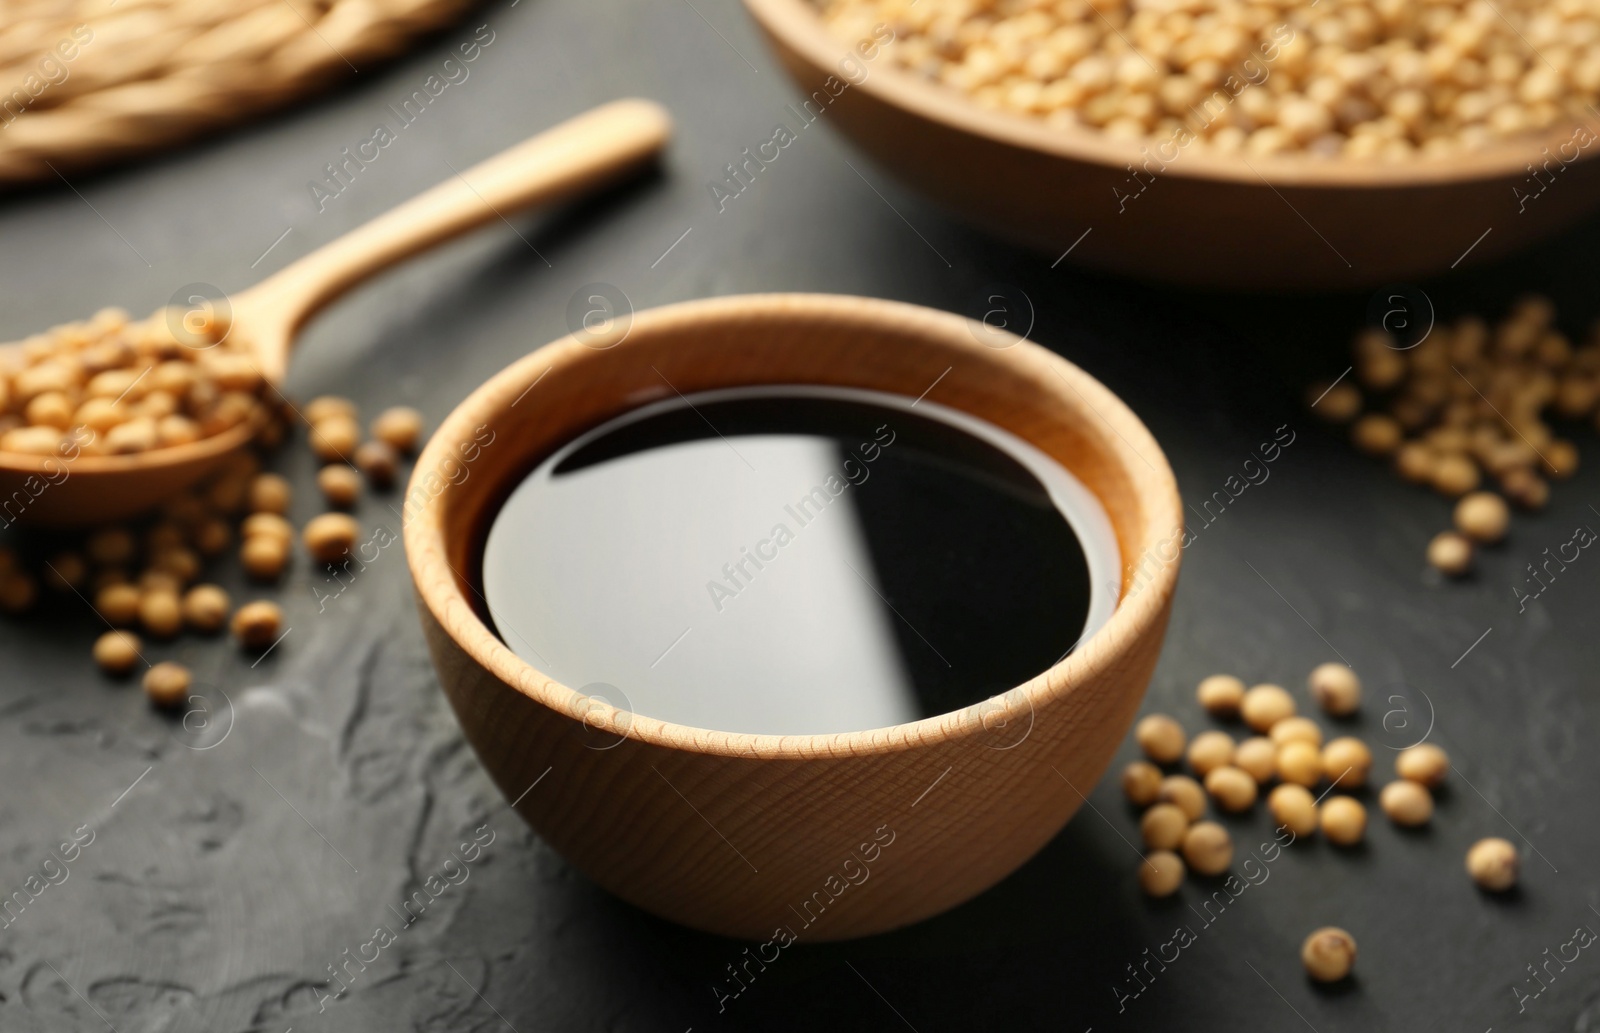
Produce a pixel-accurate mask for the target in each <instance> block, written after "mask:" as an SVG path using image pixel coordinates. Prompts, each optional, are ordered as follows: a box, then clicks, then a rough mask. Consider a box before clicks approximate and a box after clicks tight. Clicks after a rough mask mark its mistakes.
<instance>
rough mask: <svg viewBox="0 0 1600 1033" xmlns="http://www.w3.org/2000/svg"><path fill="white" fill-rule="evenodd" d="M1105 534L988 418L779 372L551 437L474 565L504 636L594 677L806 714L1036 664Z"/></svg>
mask: <svg viewBox="0 0 1600 1033" xmlns="http://www.w3.org/2000/svg"><path fill="white" fill-rule="evenodd" d="M979 433H982V434H983V435H984V436H979ZM986 438H988V439H987V440H986ZM1075 525H1076V528H1077V529H1076V530H1075ZM1080 534H1083V535H1084V537H1085V538H1087V540H1089V541H1090V543H1091V546H1090V552H1091V553H1094V554H1096V558H1095V559H1093V560H1091V555H1090V553H1086V551H1085V546H1084V544H1083V543H1082V542H1081V541H1080ZM1115 549H1116V546H1115V541H1114V539H1113V538H1111V536H1110V533H1109V525H1106V524H1105V517H1104V513H1103V512H1102V511H1101V510H1100V509H1099V505H1098V503H1097V502H1095V501H1094V500H1093V499H1092V497H1090V496H1088V494H1087V492H1086V491H1084V490H1083V488H1082V486H1081V485H1080V484H1078V482H1076V481H1075V480H1073V479H1072V477H1071V475H1070V474H1068V473H1067V472H1066V471H1065V470H1064V469H1062V468H1061V467H1060V466H1059V465H1057V464H1055V463H1053V462H1052V461H1050V460H1048V459H1046V458H1045V457H1044V456H1043V455H1042V454H1041V453H1038V452H1036V451H1033V450H1031V449H1029V448H1028V446H1026V445H1024V444H1023V443H1022V442H1020V440H1018V439H1015V438H1013V437H1011V436H1010V435H1008V434H1005V433H1004V432H1001V431H998V429H997V428H993V427H992V426H990V425H989V424H986V423H980V422H979V421H976V420H974V419H973V418H972V417H968V416H963V415H961V414H957V413H954V412H953V411H951V410H948V409H942V408H941V407H939V406H936V405H933V404H931V403H928V402H922V403H920V404H918V405H916V406H912V405H911V404H910V400H909V399H900V398H896V397H894V396H889V395H876V394H870V393H867V392H854V391H842V390H834V389H815V388H778V389H760V390H749V391H741V392H712V393H707V394H703V395H697V396H692V397H690V398H689V399H687V400H680V399H673V400H672V401H670V402H665V403H659V404H657V405H654V406H650V407H647V408H645V409H642V410H638V411H636V412H634V413H629V414H627V415H625V416H623V417H620V418H619V419H617V420H613V421H612V422H611V423H608V424H606V425H605V426H603V427H600V428H598V429H597V430H595V431H593V432H591V433H589V434H586V435H584V436H583V437H582V438H580V439H578V440H577V441H575V442H574V443H572V444H571V445H569V446H567V447H566V448H564V449H562V450H561V451H560V452H558V453H557V454H556V455H555V456H552V457H551V458H550V459H548V460H546V461H545V462H544V463H542V464H541V465H540V466H539V467H538V468H537V469H535V470H534V472H533V473H531V474H530V475H529V476H528V477H527V479H526V480H525V481H524V482H523V483H522V484H520V485H519V486H518V487H517V488H516V489H515V490H514V491H513V492H512V494H511V495H510V497H509V498H508V499H507V500H506V502H505V504H504V506H503V507H502V508H501V510H500V512H499V513H498V514H497V516H496V517H495V520H494V524H493V526H492V527H491V529H490V532H489V536H488V539H487V542H486V544H485V548H484V558H483V570H482V583H483V585H484V596H485V598H486V600H487V605H488V609H489V616H490V619H491V621H492V622H493V624H494V626H495V628H496V630H497V633H498V634H499V635H500V637H501V639H502V640H503V641H505V643H506V644H507V645H508V646H509V647H510V648H511V649H512V650H513V651H515V652H516V653H517V654H518V655H519V656H521V657H522V658H523V659H525V660H527V661H528V662H529V663H530V664H532V665H533V666H535V667H537V668H539V669H540V670H542V671H544V672H546V673H547V674H549V675H550V676H552V677H554V678H556V679H557V680H559V681H561V682H563V683H564V684H566V685H568V686H571V687H572V688H574V689H578V690H580V691H582V692H584V693H585V694H587V695H591V696H596V697H599V698H602V699H604V700H605V701H606V702H608V703H610V704H612V705H615V706H618V707H620V708H622V709H624V710H628V711H632V712H634V713H638V714H644V715H648V716H650V717H655V718H659V719H662V720H666V721H673V722H677V723H680V724H686V725H693V726H697V727H703V728H714V729H719V730H723V731H734V732H750V733H772V734H812V733H829V732H846V731H857V730H861V729H867V728H877V727H882V726H885V725H890V724H898V723H902V722H905V721H913V720H917V719H919V718H923V717H928V716H931V715H935V714H940V713H945V712H948V711H951V710H956V709H959V708H961V707H964V706H967V705H969V704H972V703H976V702H978V701H981V700H984V699H986V698H988V697H990V696H993V695H995V694H997V693H1000V692H1004V691H1006V690H1007V689H1010V688H1013V687H1014V686H1016V685H1018V684H1020V683H1022V682H1024V681H1026V680H1027V679H1029V678H1031V677H1033V676H1034V675H1036V674H1038V673H1040V672H1041V671H1043V670H1045V669H1046V668H1048V667H1050V666H1051V665H1052V664H1054V663H1055V662H1056V661H1057V660H1059V659H1060V658H1061V657H1063V656H1064V655H1066V654H1067V653H1068V652H1069V651H1070V650H1071V649H1072V648H1073V647H1074V645H1075V644H1076V643H1077V642H1078V641H1079V638H1080V636H1082V635H1084V634H1085V632H1086V625H1090V624H1092V623H1098V622H1100V621H1103V620H1104V617H1105V615H1106V614H1107V613H1109V609H1110V607H1111V606H1112V605H1113V604H1114V599H1113V598H1111V597H1112V596H1113V595H1114V589H1113V588H1109V587H1107V588H1103V589H1102V590H1101V591H1100V592H1098V593H1092V592H1091V565H1092V563H1093V564H1095V566H1094V578H1095V579H1097V580H1098V581H1099V582H1100V583H1102V584H1104V582H1105V581H1107V580H1110V579H1112V578H1114V577H1115V574H1116V571H1117V569H1118V567H1117V563H1118V561H1117V557H1116V553H1115ZM1108 552H1109V555H1108ZM1092 596H1093V597H1094V598H1092ZM1091 610H1093V611H1094V617H1093V621H1092V622H1091ZM1088 630H1092V627H1089V628H1088Z"/></svg>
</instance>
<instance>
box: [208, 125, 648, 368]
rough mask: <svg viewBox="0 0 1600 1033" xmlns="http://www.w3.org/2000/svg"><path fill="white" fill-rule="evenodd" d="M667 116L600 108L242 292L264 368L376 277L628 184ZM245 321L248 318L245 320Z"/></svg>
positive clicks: (239, 309)
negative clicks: (465, 239)
mask: <svg viewBox="0 0 1600 1033" xmlns="http://www.w3.org/2000/svg"><path fill="white" fill-rule="evenodd" d="M671 130H672V121H671V117H670V116H669V115H668V114H667V112H666V110H665V109H664V108H662V107H661V106H660V105H659V104H656V103H654V102H652V101H647V100H618V101H613V102H611V103H610V104H604V105H602V106H600V107H598V108H595V109H593V110H591V111H588V112H585V113H584V114H582V115H578V116H577V117H575V118H572V119H569V120H568V121H566V122H562V123H561V124H560V125H557V126H554V127H553V128H550V129H547V130H545V131H544V132H542V133H539V134H538V135H537V136H533V137H530V138H529V139H527V140H524V141H523V142H522V143H519V144H517V145H516V146H515V147H512V148H510V149H509V150H505V151H502V152H501V153H499V154H497V155H495V156H494V157H492V158H490V159H488V160H487V161H484V162H481V163H479V164H477V165H474V166H472V167H471V168H470V169H467V170H466V171H465V172H457V173H455V174H454V175H452V176H450V178H448V179H446V180H445V181H444V182H442V183H440V184H439V185H438V186H436V187H434V188H433V189H431V190H429V191H427V192H426V193H424V194H420V195H418V196H417V197H414V198H412V199H411V200H409V201H407V202H405V203H404V204H401V205H400V206H398V207H396V208H393V209H391V210H390V211H388V212H386V213H384V214H383V215H380V216H378V217H377V218H375V219H373V220H372V221H371V222H368V223H366V224H365V225H363V226H360V227H358V228H357V229H354V230H352V231H350V232H349V233H347V234H345V235H344V236H342V237H340V238H339V239H338V240H335V241H333V242H332V243H329V244H326V245H324V246H323V247H320V248H318V249H317V250H316V251H314V252H312V253H311V254H309V255H307V256H305V257H304V258H302V259H300V260H299V261H297V262H295V263H294V264H293V265H290V266H289V267H287V268H285V269H283V270H281V271H279V272H277V273H275V274H273V275H272V276H270V277H268V278H267V279H266V280H263V281H262V282H261V283H259V284H257V285H256V286H254V287H252V288H250V289H249V290H247V291H245V292H243V293H242V294H239V295H236V296H235V297H234V298H233V299H232V305H233V310H234V313H235V319H236V321H238V322H244V323H247V324H248V328H249V332H250V333H251V334H252V335H253V336H254V338H255V340H256V346H257V348H258V349H259V350H260V352H261V354H260V355H259V358H260V360H261V362H262V364H263V372H264V373H265V374H266V375H267V376H268V378H269V379H271V380H273V381H278V380H281V379H282V378H283V374H284V370H285V367H286V364H287V360H288V350H289V344H290V342H291V341H292V340H293V337H294V334H295V331H296V330H297V329H298V328H299V327H300V325H301V324H302V323H304V322H305V320H306V319H308V318H309V317H310V316H312V315H313V314H314V313H316V312H317V311H318V310H319V309H321V308H322V307H323V306H324V305H326V304H328V303H329V302H331V301H333V300H334V299H335V298H337V297H339V296H340V295H341V294H343V293H344V292H345V291H346V290H349V289H350V288H351V287H354V286H355V285H357V284H359V283H360V282H362V281H363V280H365V279H366V278H367V277H369V276H372V275H373V274H374V273H378V272H381V271H382V270H384V269H387V268H388V267H389V266H391V265H394V264H395V263H397V262H399V261H401V260H402V259H405V258H409V257H411V256H412V255H414V254H417V253H418V252H420V251H425V250H427V249H428V248H430V247H433V246H434V245H435V244H438V243H441V242H443V241H446V240H449V239H450V238H452V237H456V236H459V235H460V234H463V233H466V232H467V231H469V230H473V229H476V228H478V227H479V226H482V225H484V224H485V223H490V222H495V221H498V220H501V219H503V218H505V217H507V216H509V215H510V214H511V213H513V212H515V211H518V210H520V209H522V208H526V207H528V206H530V205H533V204H538V203H541V202H552V201H559V200H563V199H565V198H568V197H571V196H574V195H576V194H580V193H584V192H586V191H589V190H592V189H594V188H596V187H599V186H603V185H605V184H607V183H610V182H613V181H615V180H618V179H620V178H622V177H623V176H624V175H625V174H626V173H629V172H632V171H634V170H636V169H637V168H639V167H640V166H643V165H646V164H648V163H649V162H650V161H652V160H653V159H654V158H655V157H656V155H657V154H658V153H659V152H660V150H661V148H662V147H663V146H664V145H665V144H666V142H667V139H668V137H669V135H670V134H671ZM241 317H242V318H241Z"/></svg>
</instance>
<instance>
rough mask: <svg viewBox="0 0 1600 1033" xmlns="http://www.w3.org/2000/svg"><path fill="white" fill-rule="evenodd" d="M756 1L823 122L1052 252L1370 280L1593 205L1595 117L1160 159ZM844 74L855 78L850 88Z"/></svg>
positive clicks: (1453, 261) (909, 178)
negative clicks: (870, 51)
mask: <svg viewBox="0 0 1600 1033" xmlns="http://www.w3.org/2000/svg"><path fill="white" fill-rule="evenodd" d="M745 6H746V7H747V8H748V9H749V10H750V12H751V14H752V15H754V17H755V19H756V21H757V23H758V24H759V25H760V26H761V28H762V30H763V32H764V33H765V35H766V37H767V40H768V42H769V43H770V44H771V45H772V47H773V48H774V50H775V51H776V53H777V56H778V58H779V59H780V61H781V62H782V63H783V66H784V68H785V69H787V71H788V72H789V74H790V76H791V77H792V78H793V79H794V81H795V83H796V85H797V86H799V87H800V89H801V90H802V91H803V92H804V93H806V94H814V93H816V92H820V93H821V96H822V98H823V99H824V100H826V101H827V103H826V104H821V105H818V107H819V110H822V111H824V114H822V115H821V116H820V119H819V120H824V121H828V122H831V123H833V124H834V125H835V126H836V127H837V129H838V130H839V131H840V132H841V133H843V134H844V135H845V136H846V137H848V138H849V139H850V141H851V142H852V143H854V144H855V145H856V146H857V147H859V148H861V149H862V150H863V151H865V152H866V153H867V154H869V155H871V156H872V157H873V158H874V159H875V160H876V161H877V162H878V163H879V164H881V165H882V166H883V168H885V169H887V170H888V171H889V172H890V173H892V174H893V175H894V176H895V177H897V178H898V179H900V180H902V181H903V182H905V183H906V184H907V185H909V186H911V187H913V188H915V189H916V190H918V191H920V192H921V193H923V194H925V195H927V196H928V197H929V198H931V199H933V200H934V201H936V202H938V203H939V204H940V205H942V206H943V207H944V208H946V209H948V210H949V211H950V212H952V213H953V214H955V215H957V216H960V217H961V218H963V219H965V220H967V221H969V222H972V223H975V224H977V225H979V226H981V227H984V228H986V229H989V230H991V231H993V232H996V233H998V234H1001V235H1002V236H1005V237H1008V238H1011V239H1014V240H1017V241H1020V242H1023V243H1026V244H1029V245H1032V246H1034V247H1037V248H1039V249H1041V250H1042V251H1043V252H1044V254H1045V255H1047V256H1048V257H1049V259H1050V260H1051V261H1056V260H1059V258H1060V256H1061V255H1062V254H1063V253H1064V252H1065V251H1067V250H1068V249H1069V248H1070V249H1071V253H1070V254H1069V255H1067V256H1066V261H1067V262H1068V263H1076V264H1080V265H1084V266H1091V267H1097V268H1102V269H1107V270H1111V271H1114V272H1118V273H1123V274H1126V275H1130V276H1136V277H1140V278H1147V279H1157V280H1165V281H1170V282H1174V283H1182V284H1192V285H1204V286H1216V287H1224V288H1231V289H1251V288H1268V289H1334V288H1353V287H1364V286H1373V285H1377V284H1383V283H1389V282H1393V281H1396V280H1405V279H1419V278H1422V277H1425V276H1430V275H1435V274H1439V273H1445V272H1448V271H1449V270H1450V269H1452V268H1456V267H1466V266H1471V265H1479V264H1483V263H1486V262H1489V261H1492V260H1494V259H1496V258H1499V257H1502V256H1504V255H1508V254H1511V253H1512V252H1514V251H1516V250H1518V249H1520V248H1522V247H1525V246H1527V245H1529V244H1531V243H1533V242H1535V241H1537V240H1540V239H1543V238H1545V237H1548V236H1551V235H1552V234H1554V233H1556V232H1558V231H1559V230H1561V229H1562V228H1564V227H1567V226H1570V225H1572V224H1573V223H1574V222H1575V221H1576V220H1578V219H1579V218H1581V217H1582V216H1584V215H1586V214H1588V213H1589V212H1591V211H1593V210H1594V209H1595V208H1596V207H1597V206H1600V164H1597V163H1596V161H1595V157H1596V154H1597V153H1600V148H1596V147H1593V146H1591V145H1592V144H1593V142H1594V141H1595V139H1596V138H1600V115H1597V116H1596V118H1595V119H1594V121H1593V122H1591V123H1589V124H1587V126H1586V127H1582V128H1579V127H1574V126H1572V125H1566V126H1560V127H1557V128H1553V129H1551V130H1550V131H1548V132H1546V133H1541V134H1536V135H1531V136H1530V137H1529V138H1528V139H1527V141H1526V142H1525V143H1519V144H1515V145H1513V144H1509V143H1508V144H1506V145H1503V146H1497V147H1494V148H1491V149H1485V150H1482V151H1477V152H1473V153H1469V154H1463V155H1459V156H1450V157H1442V158H1426V159H1424V158H1417V159H1415V160H1411V161H1383V160H1376V159H1373V160H1352V159H1326V158H1317V157H1311V156H1305V155H1284V156H1261V157H1245V156H1242V155H1233V154H1224V153H1220V152H1217V151H1214V150H1213V151H1207V150H1205V149H1204V146H1203V145H1201V144H1191V145H1189V146H1188V147H1184V148H1177V147H1175V146H1172V147H1168V148H1167V149H1166V151H1165V152H1163V149H1162V146H1161V144H1162V141H1161V140H1159V139H1157V138H1155V137H1152V138H1151V139H1149V140H1147V141H1129V140H1118V139H1114V138H1112V137H1108V136H1106V135H1105V134H1103V133H1101V132H1099V131H1098V130H1095V129H1090V128H1086V127H1085V128H1057V127H1053V126H1047V125H1046V124H1045V123H1044V122H1043V121H1042V120H1036V119H1032V118H1026V117H1023V116H1021V115H1017V114H1011V113H1008V112H1002V111H992V110H989V109H987V108H984V107H981V106H980V105H978V104H977V103H976V102H974V101H973V100H971V99H970V98H968V97H967V96H965V95H964V94H962V93H960V92H958V91H956V90H954V89H952V88H950V87H947V86H943V85H941V84H938V83H936V82H933V81H932V80H929V79H926V78H924V77H922V76H920V75H917V74H914V73H912V72H910V71H907V70H905V69H903V68H897V67H894V66H893V65H892V63H891V62H890V61H889V60H888V59H887V58H886V57H884V56H881V55H880V56H878V57H877V58H875V59H874V60H871V61H864V60H862V58H861V57H860V55H859V54H858V53H857V52H856V51H855V50H854V48H853V45H852V43H851V41H848V40H841V39H838V38H836V37H835V36H833V35H832V34H831V33H830V32H829V31H828V29H827V28H826V27H825V26H824V24H823V22H822V20H821V18H820V17H819V16H818V14H817V12H816V10H815V8H814V7H812V6H811V4H810V3H808V2H807V0H745ZM890 45H891V46H892V44H890ZM841 61H848V62H849V64H848V65H846V66H841ZM842 67H844V68H849V69H853V70H855V75H854V76H852V80H853V81H852V84H851V85H850V86H849V87H848V88H845V89H842V90H840V89H838V86H837V84H838V83H839V82H840V81H841V76H842V75H843V74H844V73H843V72H842V70H841V69H842ZM829 77H833V81H834V88H833V89H827V88H826V87H825V84H826V83H827V81H828V80H829ZM1575 133H1582V134H1586V139H1587V140H1588V144H1583V145H1580V144H1579V143H1577V142H1575V141H1577V140H1578V139H1579V138H1578V137H1575ZM1514 188H1515V192H1514ZM1529 195H1532V196H1531V199H1530V198H1529Z"/></svg>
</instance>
